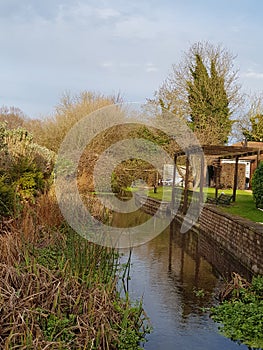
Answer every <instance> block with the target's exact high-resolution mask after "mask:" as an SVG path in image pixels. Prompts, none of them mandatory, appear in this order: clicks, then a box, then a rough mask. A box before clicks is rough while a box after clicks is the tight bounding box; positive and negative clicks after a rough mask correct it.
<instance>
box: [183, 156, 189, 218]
mask: <svg viewBox="0 0 263 350" xmlns="http://www.w3.org/2000/svg"><path fill="white" fill-rule="evenodd" d="M189 166H190V162H189V158H188V156H186V169H185V180H184V203H183V214H186V211H187V203H188V186H189Z"/></svg>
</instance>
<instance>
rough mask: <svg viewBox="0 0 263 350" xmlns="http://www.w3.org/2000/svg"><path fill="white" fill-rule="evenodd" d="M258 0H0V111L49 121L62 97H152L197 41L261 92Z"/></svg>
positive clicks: (261, 9)
mask: <svg viewBox="0 0 263 350" xmlns="http://www.w3.org/2000/svg"><path fill="white" fill-rule="evenodd" d="M262 13H263V1H262V0H220V1H218V0H162V1H160V0H158V1H157V0H151V1H150V0H149V1H146V0H133V1H127V0H111V1H110V0H94V1H93V0H78V1H75V0H45V1H43V0H23V1H21V0H0V82H1V84H0V106H3V105H4V106H14V107H18V108H20V109H21V110H22V111H23V112H24V113H25V114H26V115H28V116H29V117H31V118H42V117H45V116H47V115H51V114H52V113H54V111H55V107H56V106H57V105H58V104H59V101H60V99H61V97H62V96H63V94H65V93H70V94H72V95H76V94H78V93H80V92H81V91H84V90H85V91H95V92H100V93H102V94H105V95H114V94H115V95H116V94H118V93H120V95H121V96H122V97H123V99H124V100H125V101H127V102H144V101H145V100H146V99H147V98H152V97H153V95H154V92H155V91H156V90H158V88H159V87H160V85H161V84H162V82H163V81H164V80H165V78H166V77H167V76H168V75H169V72H170V70H171V66H172V64H177V63H179V62H180V61H181V60H182V57H183V53H184V52H185V51H187V50H188V49H189V48H190V46H191V45H193V44H194V43H195V42H198V41H209V42H211V43H212V44H214V45H217V44H222V46H223V47H224V48H226V49H227V50H228V51H229V52H231V53H233V54H234V55H236V58H235V60H234V67H235V68H236V69H238V70H239V73H238V75H239V83H240V84H241V85H242V87H243V90H244V91H245V92H247V93H259V92H261V91H263V45H262V38H263V22H262Z"/></svg>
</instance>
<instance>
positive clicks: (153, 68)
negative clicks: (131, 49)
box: [145, 62, 158, 73]
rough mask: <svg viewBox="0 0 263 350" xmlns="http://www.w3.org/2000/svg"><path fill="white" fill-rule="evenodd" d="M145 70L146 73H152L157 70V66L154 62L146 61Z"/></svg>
mask: <svg viewBox="0 0 263 350" xmlns="http://www.w3.org/2000/svg"><path fill="white" fill-rule="evenodd" d="M145 70H146V72H147V73H152V72H157V71H158V68H157V67H156V66H155V64H154V63H151V62H149V63H146V69H145Z"/></svg>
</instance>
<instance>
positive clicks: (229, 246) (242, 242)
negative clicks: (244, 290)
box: [199, 205, 263, 274]
mask: <svg viewBox="0 0 263 350" xmlns="http://www.w3.org/2000/svg"><path fill="white" fill-rule="evenodd" d="M199 227H200V229H201V230H202V231H203V232H204V233H206V234H207V235H209V236H210V237H211V238H213V239H214V240H215V241H216V242H218V243H220V244H221V245H222V247H224V248H225V249H226V250H227V251H228V252H229V253H230V254H231V255H233V256H234V257H235V258H237V259H238V260H239V261H240V262H241V263H242V264H243V265H244V266H245V267H246V268H248V269H249V270H250V271H252V272H253V273H260V274H263V225H260V224H257V223H253V222H251V221H249V220H246V219H242V218H239V217H235V216H233V215H229V214H227V213H222V212H220V211H219V210H218V209H217V208H216V207H214V206H212V205H206V206H205V207H204V208H203V211H202V213H201V215H200V217H199Z"/></svg>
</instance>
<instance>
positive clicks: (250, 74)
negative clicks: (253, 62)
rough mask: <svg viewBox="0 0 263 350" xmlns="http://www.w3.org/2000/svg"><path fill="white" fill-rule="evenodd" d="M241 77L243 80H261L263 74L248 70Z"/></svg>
mask: <svg viewBox="0 0 263 350" xmlns="http://www.w3.org/2000/svg"><path fill="white" fill-rule="evenodd" d="M241 76H242V77H244V78H253V79H263V73H259V72H255V71H254V70H253V69H248V70H247V72H245V73H243V74H241Z"/></svg>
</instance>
